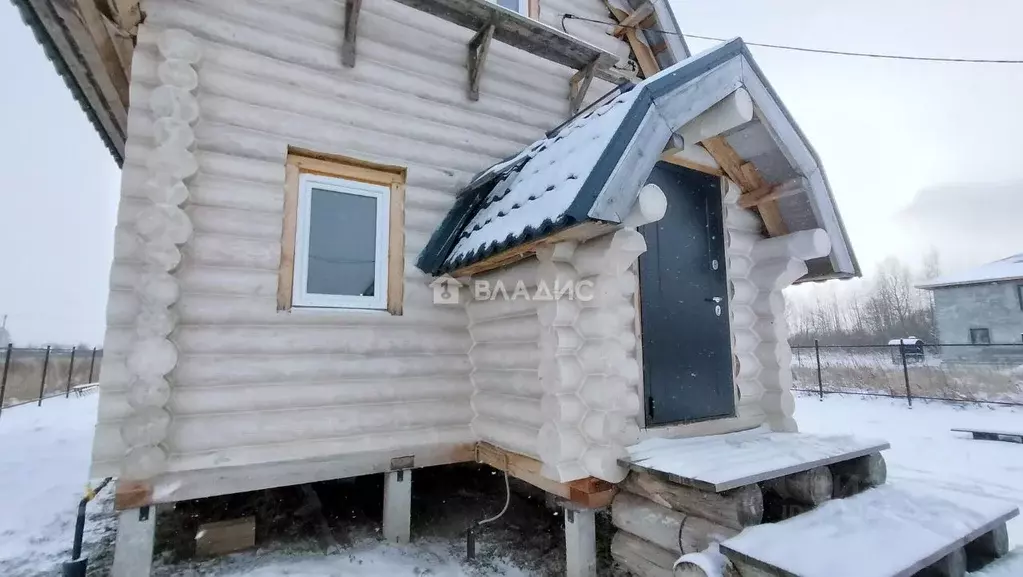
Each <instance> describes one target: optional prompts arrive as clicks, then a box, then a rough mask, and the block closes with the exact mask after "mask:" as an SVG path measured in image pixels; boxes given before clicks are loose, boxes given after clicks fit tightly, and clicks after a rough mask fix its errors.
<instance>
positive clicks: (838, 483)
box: [830, 453, 888, 499]
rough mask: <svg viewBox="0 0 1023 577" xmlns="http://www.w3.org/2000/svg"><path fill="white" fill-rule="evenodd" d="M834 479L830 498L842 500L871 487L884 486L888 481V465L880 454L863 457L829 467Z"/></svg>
mask: <svg viewBox="0 0 1023 577" xmlns="http://www.w3.org/2000/svg"><path fill="white" fill-rule="evenodd" d="M830 468H831V476H832V477H833V478H834V483H833V490H832V493H831V496H832V498H835V499H843V498H845V497H850V496H852V495H856V494H857V493H862V492H863V491H866V490H867V489H869V488H871V487H877V486H880V485H884V483H885V481H886V480H887V479H888V465H887V464H886V463H885V460H884V457H882V456H881V453H874V454H873V455H864V456H862V457H858V458H856V459H852V460H849V461H842V462H841V463H835V464H834V465H831V466H830Z"/></svg>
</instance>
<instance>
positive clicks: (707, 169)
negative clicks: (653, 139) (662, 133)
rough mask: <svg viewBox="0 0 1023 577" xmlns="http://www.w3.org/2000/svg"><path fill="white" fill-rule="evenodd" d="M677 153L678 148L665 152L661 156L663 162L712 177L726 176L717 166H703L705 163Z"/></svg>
mask: <svg viewBox="0 0 1023 577" xmlns="http://www.w3.org/2000/svg"><path fill="white" fill-rule="evenodd" d="M677 152H678V149H677V148H672V149H669V150H665V151H664V153H663V154H661V160H662V161H664V162H667V163H669V164H674V165H676V166H681V167H684V168H688V169H690V170H695V171H698V172H702V173H704V174H711V175H714V176H723V175H724V174H725V173H724V172H723V171H722V170H721V169H720V168H719V167H717V166H711V165H709V164H703V163H700V162H696V161H695V160H691V159H688V158H685V157H683V156H678V155H677V154H676V153H677Z"/></svg>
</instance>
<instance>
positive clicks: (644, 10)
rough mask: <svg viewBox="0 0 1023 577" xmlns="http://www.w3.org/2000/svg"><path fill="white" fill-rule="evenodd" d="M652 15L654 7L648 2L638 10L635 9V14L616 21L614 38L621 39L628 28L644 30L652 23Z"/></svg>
mask: <svg viewBox="0 0 1023 577" xmlns="http://www.w3.org/2000/svg"><path fill="white" fill-rule="evenodd" d="M653 14H654V5H653V4H651V3H650V2H644V3H643V4H642V5H641V6H640V7H639V8H636V10H635V12H633V13H632V14H629V15H628V16H626V17H624V18H619V19H618V26H615V29H614V32H613V34H614V36H617V37H618V38H621V37H622V36H624V35H625V31H626V30H628V29H629V28H637V27H638V28H645V27H647V26H648V25H649V23H650V22H651V21H652V18H651V16H653Z"/></svg>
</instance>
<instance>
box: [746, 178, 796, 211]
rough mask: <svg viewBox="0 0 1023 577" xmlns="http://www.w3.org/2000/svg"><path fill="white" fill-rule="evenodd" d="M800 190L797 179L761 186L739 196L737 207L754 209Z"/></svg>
mask: <svg viewBox="0 0 1023 577" xmlns="http://www.w3.org/2000/svg"><path fill="white" fill-rule="evenodd" d="M801 190H803V181H802V179H798V178H795V179H792V180H787V181H785V182H782V183H780V184H774V185H766V186H762V187H760V188H758V189H756V190H751V191H749V192H747V193H745V194H743V195H742V196H740V197H739V206H741V207H742V208H754V207H756V206H759V205H762V204H765V203H768V202H773V201H776V200H778V199H781V198H785V197H787V196H792V195H794V194H797V193H799V192H800V191H801Z"/></svg>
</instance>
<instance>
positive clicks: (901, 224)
mask: <svg viewBox="0 0 1023 577" xmlns="http://www.w3.org/2000/svg"><path fill="white" fill-rule="evenodd" d="M594 1H595V0H594ZM662 1H664V0H662ZM673 6H674V8H675V11H676V14H677V18H678V21H679V24H680V25H681V26H682V28H683V31H685V32H687V33H691V34H698V35H705V36H717V37H723V38H731V37H734V36H742V37H743V38H744V39H745V40H746V41H747V42H763V43H770V44H786V45H795V46H806V47H813V48H826V49H832V50H848V51H858V52H883V53H892V54H907V55H924V56H941V57H957V58H963V57H972V58H1001V59H1004V58H1009V59H1019V60H1023V36H1021V35H1020V34H1019V31H1018V26H1019V22H1021V21H1023V3H1019V2H1016V1H1015V0H979V1H978V0H975V1H971V2H963V1H962V0H860V1H859V2H855V3H852V2H841V3H839V2H820V1H819V0H787V1H785V2H779V1H775V2H764V1H762V0H676V1H675V2H673ZM689 44H690V46H691V47H692V48H693V49H694V51H700V50H703V49H705V48H707V47H709V46H710V45H712V44H713V43H711V42H708V41H703V40H698V39H692V38H690V39H689ZM752 51H753V54H754V57H755V58H756V60H757V62H758V63H759V64H760V66H761V67H762V68H763V69H764V71H765V73H766V74H767V76H768V78H769V79H770V81H771V83H772V84H773V85H774V87H775V89H776V90H777V91H778V93H779V94H780V96H781V98H782V100H783V101H784V102H785V104H786V106H787V107H788V108H789V110H790V111H791V112H792V114H793V115H794V116H795V118H796V120H797V121H798V122H799V124H800V126H801V127H802V128H803V131H804V132H805V133H806V134H807V136H808V137H809V139H810V140H811V142H812V143H813V145H814V147H815V148H816V149H817V151H818V153H819V154H820V156H821V158H822V160H823V163H824V165H825V167H826V169H827V172H828V176H829V178H830V181H831V184H832V187H833V189H834V194H835V197H836V199H837V202H838V205H839V208H840V210H841V212H842V216H843V218H844V220H845V223H846V226H847V228H848V230H849V234H850V236H851V237H852V242H853V246H854V249H855V251H856V253H857V255H858V257H859V259H860V262H861V263H862V264H863V267H864V270H865V271H866V272H868V273H869V271H870V270H871V268H872V266H873V264H874V263H876V262H877V261H879V260H881V259H882V258H884V257H885V256H888V255H889V254H896V255H898V256H900V257H902V258H904V259H905V260H907V261H910V262H914V261H919V260H920V257H919V256H918V255H919V254H921V252H922V251H923V250H925V249H926V248H927V247H929V246H932V245H933V246H936V247H938V248H939V250H940V251H941V253H942V256H943V258H944V261H945V262H944V266H945V268H946V270H954V269H957V268H962V267H964V266H968V265H973V264H979V263H982V262H985V261H987V260H992V259H994V258H999V257H1001V256H1006V255H1008V254H1012V253H1016V252H1023V226H1018V225H1016V222H1017V221H1023V216H1021V215H1023V162H1021V161H1020V156H1021V150H1023V146H1021V145H1020V142H1019V135H1021V134H1023V110H1021V106H1020V101H1021V98H1020V95H1021V94H1023V65H995V64H945V63H926V62H897V61H887V60H877V59H867V58H852V57H843V56H832V55H822V54H805V53H797V52H790V51H781V50H776V49H770V48H757V47H753V48H752ZM0 72H2V74H3V76H2V77H3V78H4V79H5V83H4V87H3V89H2V90H0V136H2V138H0V174H2V178H3V184H4V190H3V192H2V193H0V251H2V252H0V254H2V256H0V259H2V263H3V264H2V266H0V315H2V314H4V313H6V314H9V315H10V317H11V318H10V321H9V322H8V328H9V329H10V330H11V333H12V337H13V338H14V340H15V341H16V342H17V343H19V344H27V343H43V342H48V341H54V342H66V343H71V342H79V341H84V342H87V343H95V344H99V343H100V342H101V341H102V335H103V329H104V327H103V323H104V308H105V306H106V293H107V278H108V275H109V267H110V260H111V255H112V250H113V249H112V244H113V225H114V221H115V212H116V202H117V192H118V179H119V173H118V170H117V167H116V165H115V164H114V162H113V161H112V160H111V158H110V155H109V153H108V152H107V151H106V149H105V148H104V147H103V145H102V142H101V141H100V139H99V137H98V136H97V135H96V134H95V131H94V130H93V128H92V126H91V125H90V124H89V123H88V121H87V119H86V116H85V114H84V113H83V112H82V111H81V109H80V108H79V106H78V104H77V103H76V102H75V101H74V100H73V99H72V97H71V95H70V93H69V92H68V90H67V88H66V87H65V86H64V84H63V82H62V81H61V80H60V78H59V77H58V76H57V74H56V73H55V72H54V70H53V66H52V65H51V64H50V63H49V62H48V61H47V60H46V58H45V57H44V56H43V52H42V49H41V48H40V47H39V46H38V45H37V44H36V42H35V40H34V39H33V37H32V35H31V34H30V32H29V30H28V28H27V27H25V26H24V25H23V24H22V22H21V20H20V19H19V17H18V14H17V12H16V10H15V9H14V8H13V7H12V6H11V4H10V2H8V1H5V0H0ZM950 189H951V190H955V191H957V192H956V194H950V193H949V190H950ZM967 212H968V213H969V216H968V217H967V216H964V215H966V213H967ZM988 217H990V220H989V219H988Z"/></svg>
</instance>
